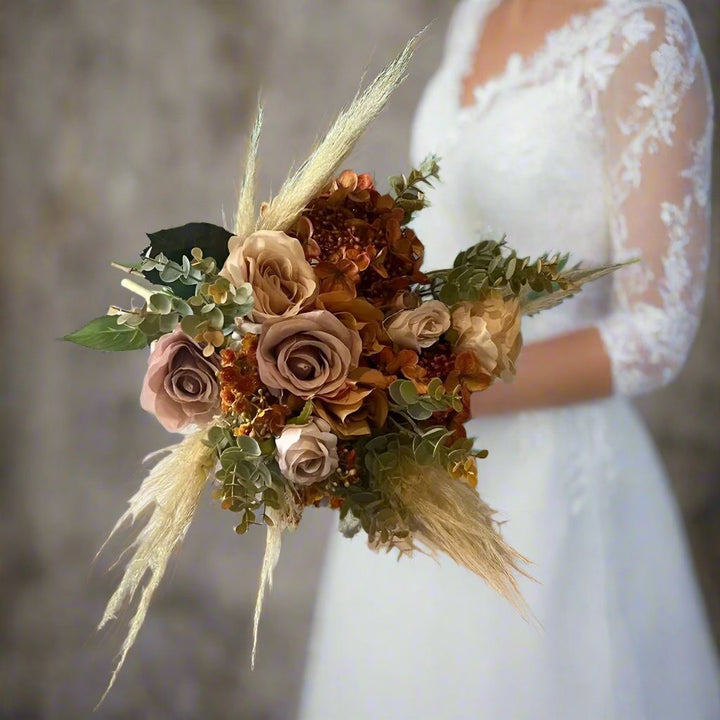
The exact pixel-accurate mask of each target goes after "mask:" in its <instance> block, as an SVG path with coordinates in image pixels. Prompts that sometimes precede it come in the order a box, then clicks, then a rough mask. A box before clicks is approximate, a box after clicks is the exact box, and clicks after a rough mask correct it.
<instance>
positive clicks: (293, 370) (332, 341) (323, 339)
mask: <svg viewBox="0 0 720 720" xmlns="http://www.w3.org/2000/svg"><path fill="white" fill-rule="evenodd" d="M361 350H362V341H361V339H360V335H359V334H358V332H357V331H356V330H351V329H350V328H348V327H346V326H345V325H343V324H342V323H341V322H340V320H338V319H337V318H336V317H335V316H334V315H333V314H332V313H331V312H328V311H327V310H313V311H311V312H306V313H303V314H302V315H297V316H296V317H291V318H286V319H283V320H277V321H275V322H273V323H270V324H268V325H266V326H265V327H264V328H263V333H262V335H261V336H260V340H259V341H258V348H257V363H258V372H259V373H260V379H261V380H262V381H263V382H264V383H265V385H267V386H268V387H269V388H270V389H271V390H272V391H273V392H275V393H278V394H279V393H280V392H281V391H282V390H288V391H289V392H291V393H292V394H293V395H297V396H298V397H301V398H303V399H304V400H309V399H311V398H314V397H329V396H333V395H334V394H335V393H337V392H338V391H339V390H340V389H341V388H342V387H344V385H345V382H346V379H347V376H348V372H349V371H350V370H351V369H352V368H354V367H357V364H358V360H359V359H360V352H361Z"/></svg>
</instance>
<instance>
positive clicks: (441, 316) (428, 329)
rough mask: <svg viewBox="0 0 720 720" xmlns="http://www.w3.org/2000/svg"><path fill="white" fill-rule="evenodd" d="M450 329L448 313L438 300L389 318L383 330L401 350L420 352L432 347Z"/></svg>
mask: <svg viewBox="0 0 720 720" xmlns="http://www.w3.org/2000/svg"><path fill="white" fill-rule="evenodd" d="M449 328H450V311H449V310H448V309H447V307H446V306H445V304H444V303H441V302H440V301H439V300H430V301H429V302H425V303H423V304H422V305H420V306H419V307H417V308H415V309H414V310H403V311H401V312H399V313H397V314H395V315H393V316H392V317H391V318H390V321H389V322H388V323H387V324H386V326H385V330H386V331H387V334H388V335H389V336H390V339H391V340H392V341H393V342H394V343H397V344H398V345H399V346H400V347H401V348H407V349H411V350H418V351H419V350H420V349H421V348H426V347H430V346H431V345H434V344H435V343H436V342H437V340H438V338H439V337H440V336H441V335H442V334H443V333H444V332H447V330H448V329H449Z"/></svg>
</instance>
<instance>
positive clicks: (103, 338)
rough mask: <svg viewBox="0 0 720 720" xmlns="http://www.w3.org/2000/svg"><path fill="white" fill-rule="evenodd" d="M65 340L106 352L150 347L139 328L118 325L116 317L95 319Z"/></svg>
mask: <svg viewBox="0 0 720 720" xmlns="http://www.w3.org/2000/svg"><path fill="white" fill-rule="evenodd" d="M63 340H68V341H69V342H71V343H75V344H76V345H82V346H83V347H88V348H92V349H93V350H106V351H117V350H139V349H140V348H144V347H147V345H148V339H147V337H146V336H145V335H143V333H141V332H140V331H139V330H138V329H137V328H133V327H129V326H127V325H118V324H117V316H115V315H103V316H102V317H99V318H95V320H91V321H90V322H89V323H88V324H87V325H85V326H84V327H81V328H80V329H79V330H76V331H75V332H72V333H70V334H69V335H66V336H65V337H64V338H63Z"/></svg>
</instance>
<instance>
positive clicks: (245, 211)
mask: <svg viewBox="0 0 720 720" xmlns="http://www.w3.org/2000/svg"><path fill="white" fill-rule="evenodd" d="M262 122H263V108H262V105H258V109H257V115H256V116H255V122H254V123H253V129H252V132H251V133H250V141H249V143H248V153H247V157H246V158H245V173H244V175H243V179H242V184H241V185H240V194H239V196H238V203H237V208H236V210H235V218H234V222H233V226H234V227H233V230H234V232H235V234H236V235H237V236H239V237H241V238H245V237H247V236H248V235H250V233H251V232H252V231H253V229H254V227H255V184H256V177H255V175H256V162H257V154H258V146H259V143H260V130H261V128H262Z"/></svg>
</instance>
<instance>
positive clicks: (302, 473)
mask: <svg viewBox="0 0 720 720" xmlns="http://www.w3.org/2000/svg"><path fill="white" fill-rule="evenodd" d="M337 441H338V439H337V437H336V436H335V435H333V434H332V433H331V432H330V425H329V424H328V423H326V422H325V421H324V420H321V419H320V418H313V419H312V420H311V421H310V422H309V423H308V424H307V425H287V426H286V427H285V429H284V430H283V431H282V433H280V437H279V438H278V439H277V440H276V441H275V448H276V456H277V461H278V465H279V466H280V472H281V473H282V474H283V475H284V476H285V477H286V478H287V479H288V480H290V481H291V482H294V483H296V484H298V485H312V484H313V483H316V482H318V480H324V479H325V478H326V477H327V476H328V475H330V474H332V473H334V472H335V470H337V467H338V454H337Z"/></svg>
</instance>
